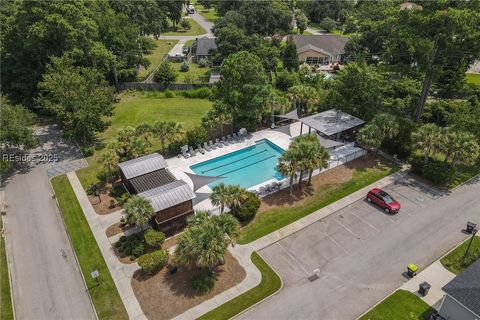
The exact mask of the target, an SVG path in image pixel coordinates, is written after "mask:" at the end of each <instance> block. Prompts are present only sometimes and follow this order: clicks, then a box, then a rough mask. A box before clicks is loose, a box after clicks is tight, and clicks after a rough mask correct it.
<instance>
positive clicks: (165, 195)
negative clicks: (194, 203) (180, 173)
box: [138, 180, 196, 212]
mask: <svg viewBox="0 0 480 320" xmlns="http://www.w3.org/2000/svg"><path fill="white" fill-rule="evenodd" d="M138 195H139V196H142V197H144V198H146V199H148V200H150V202H151V203H152V207H153V210H154V211H155V212H158V211H160V210H163V209H167V208H170V207H173V206H175V205H177V204H180V203H182V202H185V201H188V200H192V199H193V198H195V197H196V195H195V193H194V192H193V191H192V189H190V186H189V185H188V184H187V183H186V182H185V181H182V180H177V181H174V182H170V183H167V184H165V185H163V186H160V187H157V188H154V189H150V190H147V191H145V192H142V193H139V194H138Z"/></svg>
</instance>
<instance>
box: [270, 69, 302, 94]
mask: <svg viewBox="0 0 480 320" xmlns="http://www.w3.org/2000/svg"><path fill="white" fill-rule="evenodd" d="M298 83H299V79H298V73H296V72H289V71H286V70H285V71H282V72H280V73H278V76H277V82H276V84H275V86H276V87H277V89H279V90H282V91H287V90H288V88H290V87H293V86H294V85H296V84H298Z"/></svg>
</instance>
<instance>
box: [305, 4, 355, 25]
mask: <svg viewBox="0 0 480 320" xmlns="http://www.w3.org/2000/svg"><path fill="white" fill-rule="evenodd" d="M354 4H355V2H354V1H351V0H348V1H345V0H315V1H305V0H302V1H298V2H297V5H298V7H299V8H301V9H302V11H303V12H305V14H306V15H307V16H308V18H309V19H310V21H315V22H320V21H322V20H323V19H324V18H326V17H331V18H332V19H334V20H337V19H339V18H341V16H342V12H345V11H347V12H348V11H351V10H352V9H353V7H354Z"/></svg>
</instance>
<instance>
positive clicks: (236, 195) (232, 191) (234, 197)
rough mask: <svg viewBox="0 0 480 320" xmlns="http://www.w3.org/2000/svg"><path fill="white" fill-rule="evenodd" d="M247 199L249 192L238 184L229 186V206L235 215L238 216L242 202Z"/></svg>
mask: <svg viewBox="0 0 480 320" xmlns="http://www.w3.org/2000/svg"><path fill="white" fill-rule="evenodd" d="M246 199H247V192H246V190H245V189H243V188H242V187H240V186H239V185H238V184H231V185H228V186H227V205H228V207H229V208H230V210H231V212H232V214H233V215H235V214H236V211H237V210H238V208H239V207H240V206H241V205H242V202H243V201H245V200H246Z"/></svg>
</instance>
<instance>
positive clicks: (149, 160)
mask: <svg viewBox="0 0 480 320" xmlns="http://www.w3.org/2000/svg"><path fill="white" fill-rule="evenodd" d="M167 166H168V165H167V162H166V161H165V159H164V158H163V157H162V156H161V155H160V154H159V153H156V152H155V153H152V154H149V155H146V156H143V157H140V158H135V159H132V160H128V161H124V162H120V163H119V164H118V167H119V168H120V170H122V172H123V174H124V175H125V178H127V179H131V178H135V177H138V176H141V175H144V174H147V173H149V172H152V171H156V170H160V169H164V168H166V167H167Z"/></svg>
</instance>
